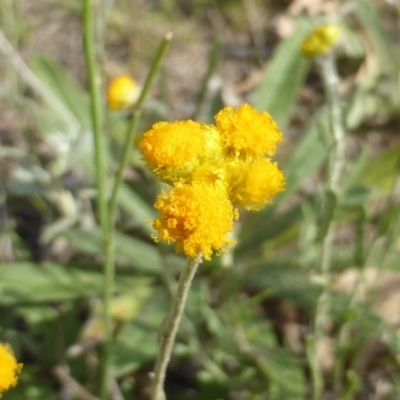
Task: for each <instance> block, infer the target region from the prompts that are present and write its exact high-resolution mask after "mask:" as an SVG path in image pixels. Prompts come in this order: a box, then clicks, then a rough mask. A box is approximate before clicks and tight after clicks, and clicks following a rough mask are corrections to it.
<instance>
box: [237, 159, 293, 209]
mask: <svg viewBox="0 0 400 400" xmlns="http://www.w3.org/2000/svg"><path fill="white" fill-rule="evenodd" d="M231 171H233V172H231V180H232V183H231V190H230V197H231V198H232V201H233V202H234V204H236V205H237V206H239V207H243V208H245V209H247V210H252V211H257V210H260V209H261V208H262V207H264V206H265V205H266V204H268V203H271V202H272V199H273V197H274V196H275V195H276V194H277V193H279V192H282V191H283V190H284V188H285V178H284V176H283V173H282V171H280V170H279V168H278V165H277V163H274V162H271V161H270V160H268V159H265V158H259V159H256V160H254V161H252V162H250V163H245V162H243V163H241V164H239V165H236V167H235V168H233V169H231Z"/></svg>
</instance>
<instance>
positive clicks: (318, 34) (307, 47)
mask: <svg viewBox="0 0 400 400" xmlns="http://www.w3.org/2000/svg"><path fill="white" fill-rule="evenodd" d="M340 32H341V29H340V27H339V26H337V25H321V26H319V27H317V28H315V29H314V30H313V31H312V32H311V34H310V35H309V36H308V37H307V38H306V39H305V40H304V41H303V43H302V44H301V48H300V50H301V52H302V53H303V55H305V56H306V57H317V56H320V55H322V54H325V53H327V52H328V51H329V50H330V49H331V48H332V46H333V45H334V44H335V43H336V42H337V41H338V39H339V36H340Z"/></svg>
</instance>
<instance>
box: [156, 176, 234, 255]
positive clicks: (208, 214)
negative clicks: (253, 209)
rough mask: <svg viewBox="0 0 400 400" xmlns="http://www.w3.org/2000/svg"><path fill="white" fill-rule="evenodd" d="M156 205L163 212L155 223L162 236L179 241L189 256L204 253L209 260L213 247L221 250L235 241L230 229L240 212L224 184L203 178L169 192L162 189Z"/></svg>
mask: <svg viewBox="0 0 400 400" xmlns="http://www.w3.org/2000/svg"><path fill="white" fill-rule="evenodd" d="M154 207H155V208H156V209H157V210H160V212H161V216H160V217H158V218H157V219H156V220H155V221H154V223H153V227H154V228H155V229H156V230H157V231H158V237H159V238H161V239H163V240H165V241H167V242H168V243H171V242H176V250H177V251H183V252H184V253H185V254H186V255H187V256H188V257H192V258H194V257H197V256H198V255H199V254H200V253H201V254H202V255H203V256H204V258H205V259H207V260H209V259H210V257H211V255H212V252H213V250H215V251H217V252H221V251H224V250H225V249H226V247H227V246H230V245H234V244H235V241H234V240H232V239H231V238H229V237H228V233H229V232H230V231H232V227H233V219H236V218H237V217H238V214H237V211H236V210H234V209H233V207H232V204H231V202H230V201H229V200H228V197H227V194H226V191H225V189H224V188H223V187H220V186H211V185H207V184H205V183H203V182H195V183H193V184H185V185H179V186H176V187H174V188H172V189H171V190H170V191H169V193H168V195H167V194H165V193H162V194H161V195H160V196H159V197H158V198H157V201H156V203H155V205H154Z"/></svg>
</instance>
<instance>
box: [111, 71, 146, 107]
mask: <svg viewBox="0 0 400 400" xmlns="http://www.w3.org/2000/svg"><path fill="white" fill-rule="evenodd" d="M139 94H140V88H139V86H138V85H137V83H136V82H135V80H134V79H132V78H131V77H130V76H129V75H120V76H118V77H117V78H115V79H113V80H112V81H111V82H110V84H109V85H108V88H107V105H108V108H109V109H110V110H111V111H120V110H124V109H125V108H128V107H130V106H131V105H133V104H135V102H136V100H137V99H138V98H139Z"/></svg>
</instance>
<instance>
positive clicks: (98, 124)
mask: <svg viewBox="0 0 400 400" xmlns="http://www.w3.org/2000/svg"><path fill="white" fill-rule="evenodd" d="M93 14H94V10H93V0H84V2H83V42H84V50H85V57H86V66H87V73H88V80H89V91H90V112H91V120H92V125H93V127H92V128H93V137H94V157H95V169H96V185H97V204H98V208H99V218H100V225H101V231H102V245H103V252H104V256H105V262H104V289H103V328H104V342H103V347H102V353H101V358H102V360H101V363H100V365H101V369H102V370H101V377H100V397H101V399H102V400H107V398H108V390H107V389H108V382H109V371H110V362H111V361H110V357H111V346H112V332H111V319H110V313H109V309H110V301H111V296H112V292H113V288H114V246H113V243H112V240H111V239H110V238H111V235H110V231H111V225H110V218H109V209H108V204H107V195H106V176H107V174H106V173H107V166H106V157H105V143H104V135H103V106H102V97H101V74H100V69H99V67H98V59H97V55H96V49H95V47H94V43H95V38H94V27H93Z"/></svg>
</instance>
